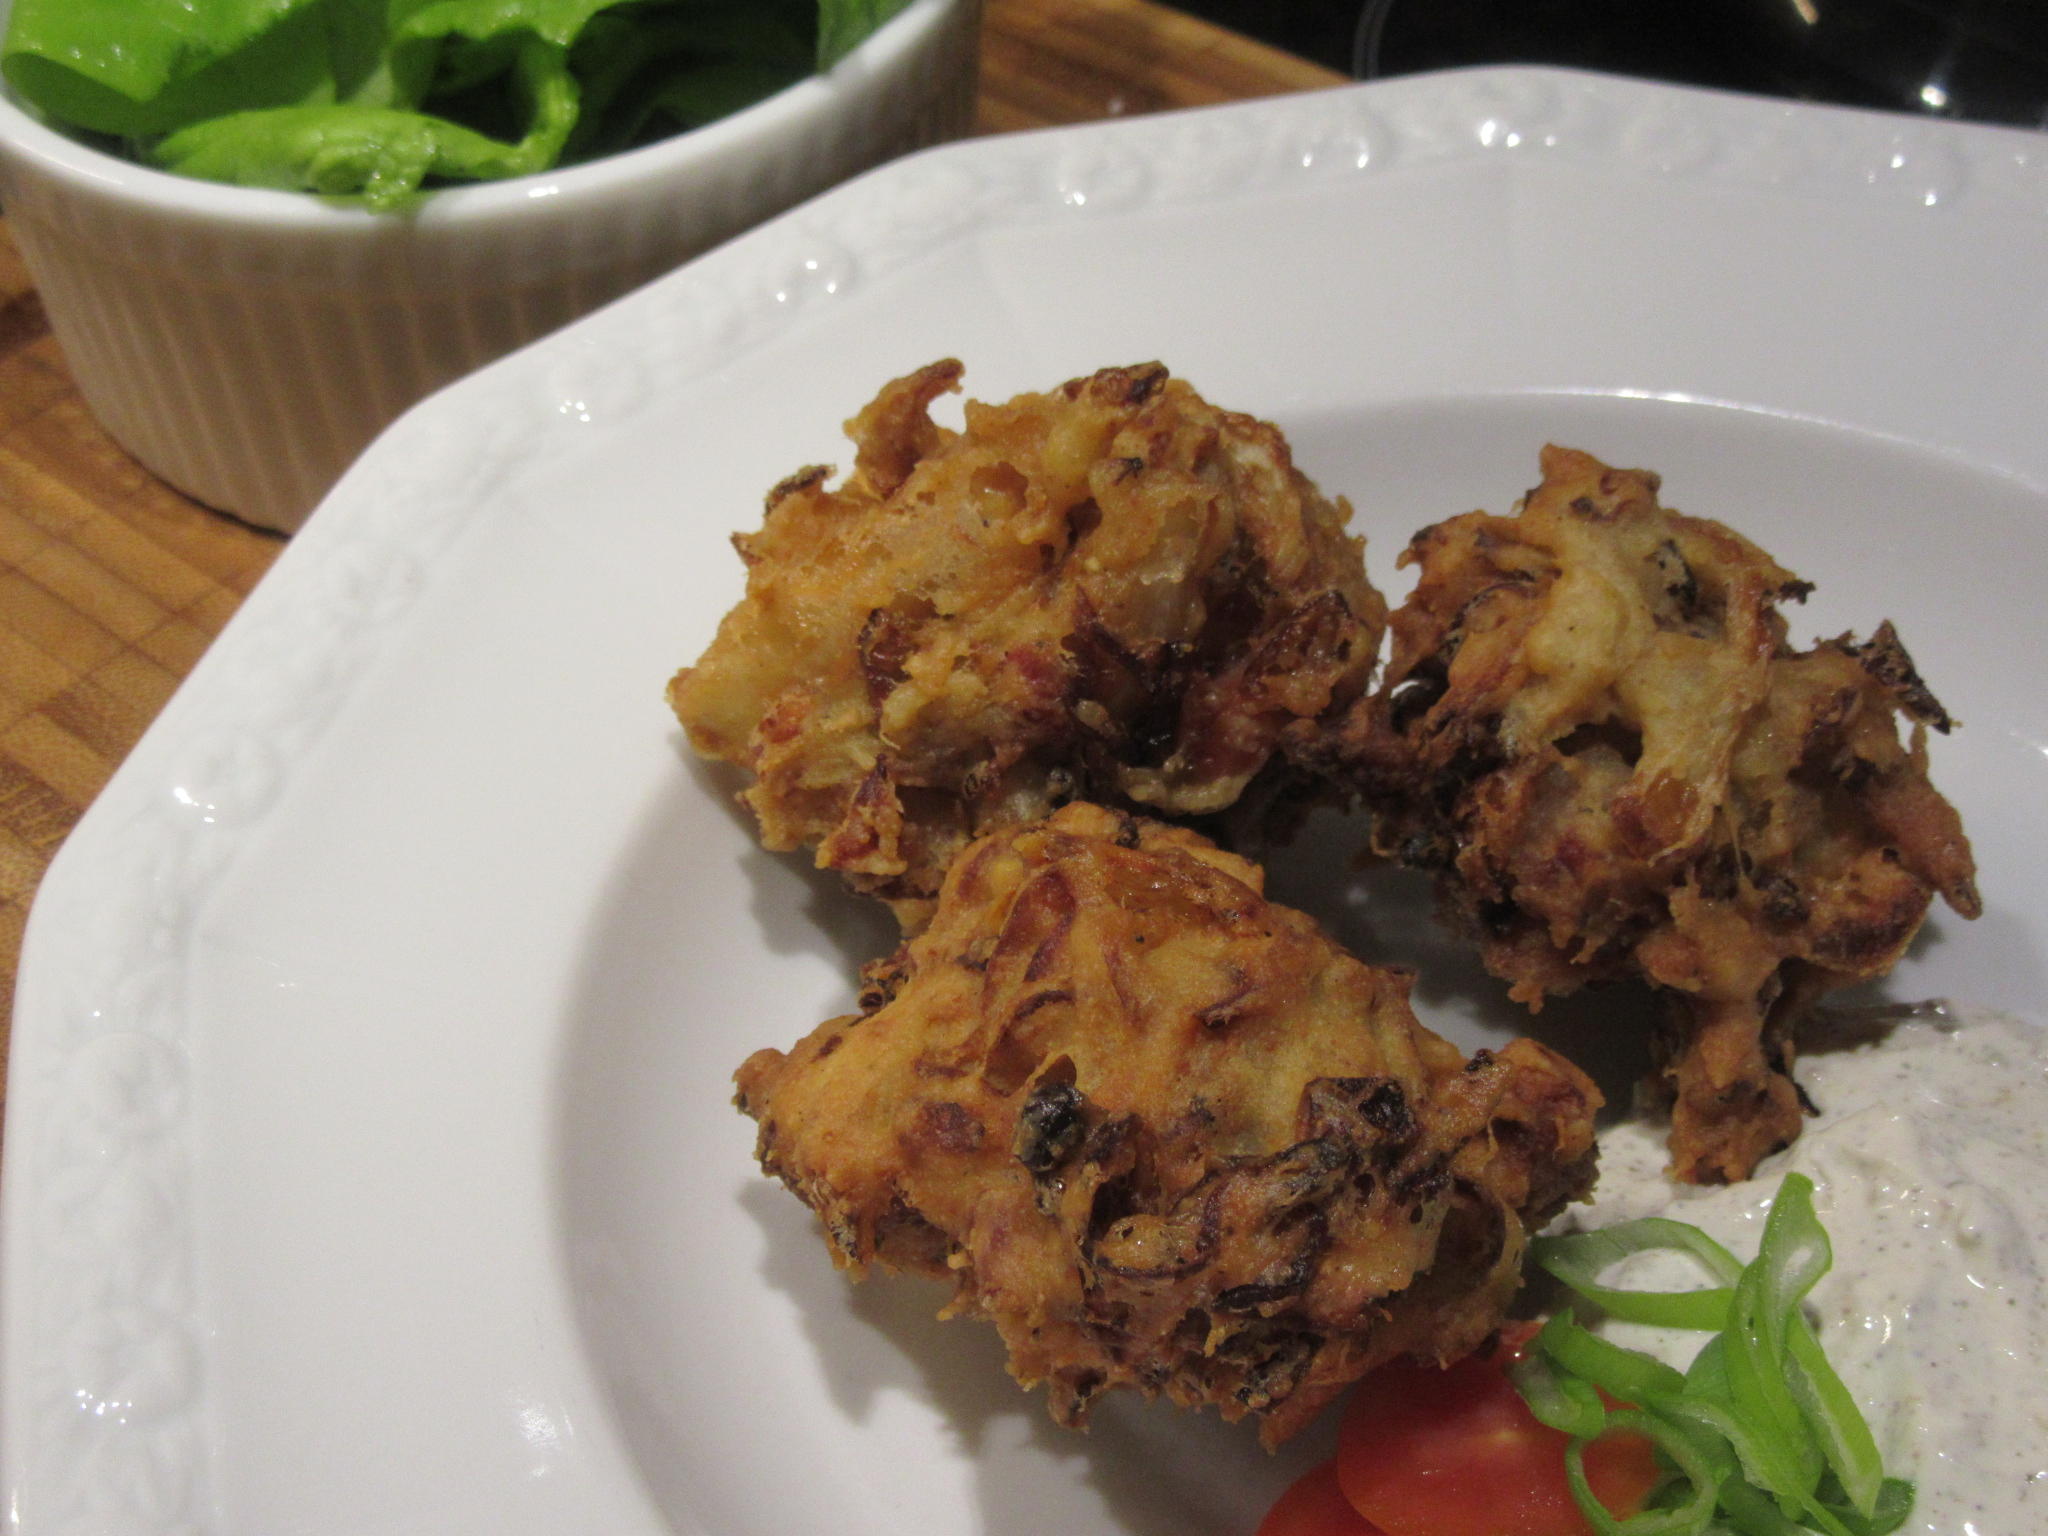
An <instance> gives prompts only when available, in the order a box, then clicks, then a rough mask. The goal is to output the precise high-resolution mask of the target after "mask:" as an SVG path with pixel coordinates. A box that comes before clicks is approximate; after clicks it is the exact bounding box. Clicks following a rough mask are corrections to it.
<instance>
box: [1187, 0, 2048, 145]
mask: <svg viewBox="0 0 2048 1536" xmlns="http://www.w3.org/2000/svg"><path fill="white" fill-rule="evenodd" d="M1175 3H1176V4H1178V5H1179V6H1180V8H1181V9H1183V10H1187V11H1192V12H1194V13H1195V14H1197V15H1200V16H1206V17H1208V18H1209V19H1210V20H1212V21H1217V22H1220V23H1222V24H1223V25H1224V26H1227V27H1232V28H1235V29H1236V30H1238V31H1240V32H1244V33H1247V34H1249V35H1250V36H1253V37H1257V38H1260V39H1262V40H1264V41H1266V42H1270V43H1274V44H1276V45H1277V46H1279V47H1282V48H1285V49H1288V50H1289V51H1290V52H1293V53H1298V54H1301V55H1302V56H1304V57H1306V58H1311V59H1315V60H1317V61H1318V62H1320V63H1323V64H1327V65H1329V66H1330V67H1331V68H1333V69H1339V70H1343V71H1345V72H1346V73H1349V74H1355V75H1358V76H1360V77H1361V78H1366V79H1371V78H1377V77H1379V76H1384V75H1402V74H1412V73H1415V72H1417V71H1421V70H1431V69H1450V68H1457V67H1461V66H1465V65H1473V64H1557V65H1565V66H1569V67H1573V68H1580V69H1598V70H1606V71H1609V72H1611V73H1615V74H1625V75H1640V76H1644V77H1647V78H1650V79H1656V80H1672V81H1678V82H1680V83H1684V84H1691V85H1705V86H1715V87H1719V88H1722V89H1726V90H1737V91H1749V92H1754V93H1758V94H1762V95H1771V96H1786V97H1792V98H1795V99H1799V100H1805V101H1829V102H1839V103H1842V104H1845V105H1849V106H1860V107H1877V108H1883V109H1888V110H1892V111H1900V112H1911V113H1915V114H1918V115H1921V116H1942V117H1965V118H1971V119H1975V120H1978V121H1983V122H1995V123H2012V124H2019V125H2021V126H2025V127H2034V128H2039V127H2044V126H2048V0H1175Z"/></svg>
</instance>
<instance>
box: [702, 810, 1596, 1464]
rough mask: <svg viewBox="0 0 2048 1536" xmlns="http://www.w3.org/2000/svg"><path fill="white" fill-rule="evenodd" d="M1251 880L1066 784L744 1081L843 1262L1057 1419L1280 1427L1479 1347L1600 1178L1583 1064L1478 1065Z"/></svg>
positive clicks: (745, 1092)
mask: <svg viewBox="0 0 2048 1536" xmlns="http://www.w3.org/2000/svg"><path fill="white" fill-rule="evenodd" d="M1260 882H1261V875H1260V873H1259V871H1258V869H1257V868H1256V867H1255V866H1253V865H1251V864H1248V863H1246V862H1245V861H1244V860H1242V859H1240V858H1237V857H1235V856H1234V855H1231V854H1228V853H1224V852H1222V851H1220V850H1218V849H1217V848H1215V847H1214V846H1213V845H1211V844H1210V843H1208V842H1206V841H1205V840H1203V839H1202V838H1201V837H1199V836H1197V835H1196V834H1194V833H1192V832H1189V831H1187V830H1185V829H1181V828H1176V827H1168V826H1164V825H1162V824H1160V823H1157V822H1151V821H1145V820H1141V819H1138V818H1135V817H1132V816H1128V815H1125V814H1123V813H1120V812H1115V811H1110V810H1107V809H1104V808H1103V807H1100V806H1095V805H1085V804H1077V805H1071V806H1068V807H1066V808H1065V809H1063V810H1061V811H1059V812H1058V813H1056V814H1055V815H1053V816H1052V817H1051V818H1049V819H1048V820H1045V821H1043V822H1038V823H1034V824H1031V825H1027V826H1024V827H1020V828H1013V829H1010V830H1008V831H1005V832H1001V833H997V834H994V835H991V836H989V837H987V838H984V839H982V840H981V841H979V842H977V843H975V844H973V845H972V846H971V847H970V848H969V849H968V850H967V851H966V852H965V853H964V854H963V855H962V857H961V858H960V859H959V861H958V862H957V863H956V864H955V866H954V868H953V869H952V871H951V872H950V873H949V874H948V876H947V879H946V883H945V889H944V892H943V894H942V895H941V896H940V898H939V902H938V908H937V911H936V914H935V915H934V917H933V918H932V921H931V924H930V926H929V927H928V928H927V929H926V930H925V931H924V933H923V934H922V935H921V936H919V937H917V938H915V939H912V940H910V941H908V942H907V943H906V944H905V945H904V947H903V948H902V949H900V950H899V951H898V952H897V953H896V954H895V955H894V956H892V957H891V958H890V959H888V960H886V961H884V962H881V963H880V964H878V965H876V966H874V967H871V968H870V972H869V977H868V981H869V987H868V990H867V992H866V994H865V995H864V996H863V999H862V1003H863V1008H864V1011H863V1012H862V1013H860V1014H856V1015H851V1016H848V1017H845V1018H839V1019H833V1020H831V1021H829V1022H828V1023H826V1024H823V1025H821V1026H820V1027H819V1028H818V1029H817V1030H816V1031H815V1032H814V1033H813V1034H811V1035H810V1036H809V1037H808V1038H807V1039H805V1040H803V1041H802V1042H800V1043H799V1044H798V1045H797V1046H796V1047H795V1048H794V1049H793V1050H791V1051H790V1052H789V1053H788V1054H787V1055H785V1054H783V1053H782V1052H780V1051H773V1050H764V1051H760V1052H757V1053H756V1054H755V1055H754V1056H752V1057H751V1058H749V1060H748V1061H747V1062H746V1064H745V1065H744V1066H743V1067H742V1068H741V1069H740V1072H739V1074H738V1082H739V1103H740V1106H741V1108H742V1109H744V1110H745V1111H746V1112H747V1113H748V1114H750V1115H752V1116H753V1117H754V1119H755V1120H756V1121H758V1122H759V1125H760V1136H759V1143H758V1150H759V1155H760V1159H761V1164H762V1166H763V1167H764V1168H765V1169H766V1170H767V1171H768V1172H770V1173H773V1174H776V1175H779V1176H780V1177H781V1178H782V1179H783V1181H784V1182H785V1183H786V1184H788V1186H789V1187H790V1188H791V1189H792V1190H794V1191H795V1192H796V1194H797V1195H798V1196H799V1197H800V1198H801V1199H802V1200H803V1201H804V1202H805V1204H807V1205H809V1206H810V1207H811V1208H812V1209H813V1210H814V1211H815V1212H816V1213H817V1215H818V1218H819V1220H820V1223H821V1224H822V1226H823V1228H824V1231H825V1234H826V1236H827V1238H828V1239H829V1241H830V1243H831V1245H832V1248H833V1250H834V1256H835V1258H836V1260H837V1262H839V1263H840V1264H841V1265H842V1266H844V1267H846V1268H849V1269H851V1270H852V1271H853V1272H854V1273H855V1275H856V1276H858V1275H860V1274H861V1273H862V1272H863V1271H864V1270H865V1269H866V1268H867V1266H869V1265H870V1264H879V1265H881V1266H882V1267H883V1268H885V1269H889V1270H899V1271H901V1270H908V1271H914V1272H919V1273H924V1274H929V1275H934V1276H939V1277H943V1278H946V1279H949V1280H951V1281H952V1283H953V1284H954V1286H955V1295H954V1298H953V1300H952V1302H951V1303H950V1305H949V1306H948V1307H947V1308H946V1311H945V1313H944V1314H942V1315H946V1316H981V1317H986V1318H987V1319H989V1320H990V1321H992V1322H993V1323H994V1324H995V1325H996V1327H997V1328H998V1329H999V1330H1000V1331H1001V1333H1002V1337H1003V1340H1004V1343H1005V1344H1006V1345H1007V1346H1008V1349H1009V1358H1010V1370H1011V1372H1012V1374H1014V1375H1015V1376H1016V1377H1017V1379H1018V1380H1019V1381H1021V1382H1023V1383H1024V1384H1025V1385H1027V1386H1030V1385H1035V1384H1037V1383H1039V1382H1044V1383H1046V1384H1047V1386H1048V1388H1049V1391H1050V1407H1051V1409H1052V1413H1053V1417H1054V1418H1055V1419H1057V1420H1059V1422H1061V1423H1062V1424H1069V1425H1078V1424H1080V1423H1081V1422H1082V1421H1083V1420H1084V1418H1085V1416H1086V1414H1087V1410H1088V1405H1089V1403H1090V1401H1091V1399H1093V1398H1094V1397H1095V1396H1097V1395H1098V1394H1099V1393H1101V1392H1104V1391H1106V1390H1108V1389H1109V1388H1112V1387H1120V1386H1121V1387H1136V1388H1138V1389H1139V1390H1140V1391H1142V1392H1144V1393H1146V1394H1147V1395H1152V1394H1157V1393H1164V1394H1166V1395H1167V1396H1168V1397H1169V1398H1171V1399H1172V1400H1174V1401H1175V1402H1178V1403H1181V1404H1184V1405H1189V1406H1201V1405H1209V1406H1213V1407H1215V1408H1217V1409H1219V1410H1220V1411H1221V1412H1222V1413H1223V1415H1224V1416H1225V1417H1226V1418H1230V1419H1236V1418H1239V1417H1241V1416H1242V1415H1244V1414H1247V1413H1251V1414H1257V1415H1260V1416H1262V1419H1263V1423H1262V1432H1263V1435H1264V1438H1265V1439H1266V1441H1267V1442H1268V1444H1276V1443H1278V1442H1279V1441H1280V1440H1282V1439H1284V1438H1285V1437H1286V1436H1288V1435H1290V1434H1292V1433H1293V1432H1294V1431H1295V1430H1297V1429H1299V1428H1300V1427H1301V1426H1302V1425H1303V1424H1305V1423H1306V1422H1307V1421H1308V1419H1309V1418H1310V1417H1311V1416H1312V1415H1313V1414H1314V1413H1315V1412H1316V1410H1317V1409H1318V1408H1320V1407H1321V1406H1322V1405H1323V1404H1324V1403H1326V1402H1328V1401H1329V1400H1330V1399H1331V1398H1332V1397H1333V1396H1334V1395H1336V1393H1337V1392H1338V1391H1340V1390H1341V1389H1342V1388H1343V1387H1344V1386H1345V1385H1346V1384H1347V1383H1349V1382H1351V1381H1353V1380H1355V1379H1356V1378H1357V1377H1359V1376H1360V1375H1362V1374H1363V1373H1364V1372H1365V1371H1367V1370H1368V1369H1370V1368H1371V1367H1373V1366H1374V1365H1377V1364H1379V1363H1381V1362H1382V1361H1385V1360H1388V1359H1391V1358H1393V1357H1395V1356H1397V1355H1402V1354H1412V1355H1417V1356H1421V1357H1423V1358H1429V1359H1437V1360H1442V1361H1446V1362H1448V1361H1450V1360H1453V1359H1456V1358H1459V1357H1460V1356H1462V1355H1464V1354H1466V1353H1468V1352H1469V1351H1471V1350H1472V1349H1474V1348H1475V1347H1477V1346H1478V1345H1479V1344H1480V1343H1481V1342H1482V1341H1484V1340H1485V1339H1486V1338H1487V1337H1488V1335H1489V1334H1490V1333H1491V1332H1492V1331H1493V1329H1494V1328H1495V1327H1496V1325H1497V1324H1498V1323H1499V1322H1500V1320H1501V1316H1502V1312H1503V1309H1504V1308H1505V1306H1506V1305H1507V1302H1508V1299H1509V1297H1510V1296H1511V1295H1512V1293H1513V1292H1514V1290H1515V1288H1516V1285H1517V1283H1518V1281H1519V1277H1520V1270H1521V1258H1522V1254H1523V1249H1524V1246H1525V1243H1526V1238H1527V1233H1528V1232H1529V1231H1530V1230H1532V1229H1533V1228H1534V1227H1535V1226H1537V1225H1540V1224H1541V1223H1542V1222H1543V1221H1545V1220H1547V1219H1548V1217H1549V1216H1550V1215H1551V1214H1553V1213H1554V1212H1555V1211H1556V1210H1557V1209H1558V1208H1559V1207H1560V1206H1561V1205H1562V1204H1563V1203H1564V1202H1565V1201H1566V1200H1567V1199H1569V1198H1571V1197H1574V1196H1576V1195H1578V1194H1581V1193H1583V1192H1584V1190H1585V1188H1586V1187H1587V1185H1588V1184H1589V1183H1590V1182H1591V1177H1592V1171H1593V1125H1592V1115H1593V1111H1594V1109H1595V1108H1596V1107H1597V1106H1598V1103H1599V1095H1598V1093H1597V1091H1596V1090H1595V1089H1594V1088H1593V1086H1592V1084H1591V1083H1590V1082H1589V1081H1588V1080H1587V1079H1586V1078H1585V1077H1584V1076H1583V1075H1582V1074H1581V1073H1580V1072H1579V1071H1578V1070H1577V1069H1576V1068H1574V1067H1572V1066H1571V1065H1569V1064H1568V1063H1566V1062H1565V1061H1564V1060H1562V1059H1561V1058H1559V1057H1557V1056H1555V1055H1553V1054H1552V1053H1551V1052H1549V1051H1548V1050H1546V1049H1544V1048H1543V1047H1541V1046H1538V1045H1536V1044H1534V1043H1532V1042H1530V1041H1526V1040H1518V1041H1515V1042H1514V1043H1513V1044H1511V1045H1509V1046H1508V1047H1506V1048H1505V1049H1503V1050H1501V1051H1499V1052H1498V1053H1493V1054H1488V1053H1485V1052H1481V1053H1480V1054H1479V1055H1477V1056H1475V1057H1473V1058H1472V1059H1471V1060H1470V1061H1467V1060H1465V1059H1464V1058H1463V1056H1462V1055H1461V1054H1460V1053H1459V1051H1458V1050H1457V1048H1456V1047H1454V1046H1452V1045H1450V1044H1448V1043H1447V1042H1445V1041H1443V1040H1441V1039H1439V1038H1437V1037H1436V1036H1434V1035H1432V1034H1430V1033H1429V1032H1428V1031H1427V1030H1425V1029H1423V1028H1422V1026H1421V1025H1419V1024H1418V1023H1417V1022H1416V1020H1415V1016H1414V1014H1413V1013H1411V1012H1410V1010H1409V1007H1408V987H1409V980H1410V978H1409V976H1408V974H1407V973H1405V972H1399V971H1387V970H1376V969H1373V968H1371V967H1368V966H1366V965H1364V964H1362V963H1360V962H1359V961H1357V960H1355V959H1352V958H1351V957H1350V956H1348V955H1346V954H1344V953H1343V952H1342V951H1341V950H1339V949H1338V948H1337V947H1336V946H1335V945H1334V944H1333V943H1332V942H1331V941H1330V940H1329V939H1328V938H1327V937H1326V936H1325V935H1324V934H1323V933H1322V931H1321V930H1320V929H1319V928H1318V927H1317V926H1316V924H1315V923H1314V922H1313V921H1312V920H1311V919H1309V918H1308V917H1306V916H1304V915H1303V914H1302V913H1299V912H1296V911H1293V910H1290V909H1288V908H1286V907H1281V906H1276V905H1273V904H1271V903H1269V902H1267V901H1266V900H1265V899H1264V897H1263V896H1262V895H1261V893H1260Z"/></svg>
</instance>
